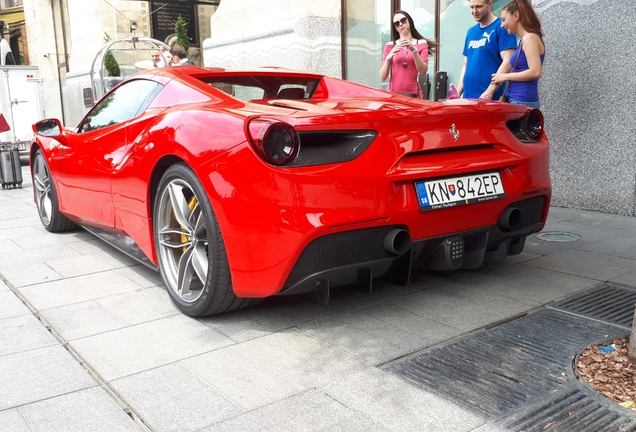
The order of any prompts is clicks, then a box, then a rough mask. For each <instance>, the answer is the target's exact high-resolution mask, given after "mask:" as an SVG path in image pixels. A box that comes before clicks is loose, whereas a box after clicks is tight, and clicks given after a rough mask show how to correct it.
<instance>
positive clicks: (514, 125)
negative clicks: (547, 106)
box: [506, 109, 543, 142]
mask: <svg viewBox="0 0 636 432" xmlns="http://www.w3.org/2000/svg"><path fill="white" fill-rule="evenodd" d="M506 126H507V127H508V129H509V130H510V132H512V133H513V134H514V135H515V136H516V137H517V138H518V139H519V141H523V142H536V141H539V140H540V139H541V135H542V134H543V114H542V113H541V111H539V110H538V109H531V110H530V111H528V112H527V113H526V114H525V115H524V116H523V117H519V118H514V119H511V120H508V121H507V122H506Z"/></svg>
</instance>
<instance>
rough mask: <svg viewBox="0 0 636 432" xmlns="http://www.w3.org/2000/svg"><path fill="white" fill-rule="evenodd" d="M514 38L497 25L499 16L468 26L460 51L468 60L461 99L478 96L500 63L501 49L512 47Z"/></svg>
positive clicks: (502, 88) (486, 86)
mask: <svg viewBox="0 0 636 432" xmlns="http://www.w3.org/2000/svg"><path fill="white" fill-rule="evenodd" d="M516 47H517V37H516V36H515V35H513V34H508V31H507V30H506V29H503V28H501V19H500V18H497V19H496V20H494V21H493V22H492V23H490V24H489V25H488V26H486V27H480V25H479V23H477V24H475V25H474V26H472V27H471V28H469V29H468V32H467V33H466V42H465V43H464V51H463V54H464V55H465V56H466V58H467V59H468V62H467V64H466V71H465V72H464V94H463V97H465V98H478V97H479V96H481V94H482V93H483V92H484V91H486V89H487V88H488V86H489V85H490V80H491V79H492V74H494V73H495V72H497V69H499V66H500V65H501V61H502V58H501V54H499V53H500V52H501V51H505V50H507V49H515V48H516ZM504 88H505V86H503V85H502V86H501V87H499V88H498V89H497V91H496V92H495V94H494V96H493V99H495V100H496V99H499V96H501V94H502V93H503V91H504Z"/></svg>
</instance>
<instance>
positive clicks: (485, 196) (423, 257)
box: [30, 67, 551, 316]
mask: <svg viewBox="0 0 636 432" xmlns="http://www.w3.org/2000/svg"><path fill="white" fill-rule="evenodd" d="M34 131H35V133H36V135H35V137H34V139H33V142H32V145H31V150H30V151H31V172H32V175H33V184H34V193H35V202H36V204H37V209H38V213H39V215H40V219H41V220H42V223H43V224H44V226H45V227H46V229H47V230H49V231H52V232H58V231H65V230H69V229H72V228H74V227H75V226H76V224H77V225H81V226H82V227H84V228H85V229H87V230H88V231H90V232H92V233H94V234H95V235H97V236H99V237H101V238H103V239H105V240H107V241H108V242H110V243H112V244H113V245H114V246H116V247H117V248H119V249H121V250H122V251H124V252H126V253H128V254H130V255H131V256H132V257H134V258H136V259H138V260H139V261H141V262H143V263H145V264H147V265H149V266H151V267H153V268H155V269H158V270H159V271H160V272H161V275H162V277H163V280H164V281H165V284H166V287H167V290H168V292H169V294H170V296H171V298H172V300H173V301H174V303H175V304H176V305H177V306H178V307H179V308H180V309H181V310H182V311H183V312H184V313H186V314H188V315H192V316H203V315H210V314H215V313H219V312H224V311H229V310H232V309H237V308H240V307H244V306H247V305H250V304H253V303H255V302H257V301H258V299H261V298H263V297H267V296H272V295H286V294H298V293H309V292H315V293H316V295H317V296H318V298H319V299H322V300H323V301H325V300H327V299H328V295H329V289H330V288H333V287H336V286H343V285H349V284H354V283H355V284H362V286H365V287H366V289H367V290H368V291H370V290H371V285H372V281H373V279H375V278H379V277H382V278H383V279H384V280H387V281H389V282H392V283H394V284H407V283H408V281H409V275H410V272H411V269H413V268H419V269H435V270H452V269H459V268H464V269H466V268H469V269H473V268H478V267H480V266H481V265H482V263H483V262H491V261H499V260H502V259H504V257H505V256H506V255H514V254H518V253H520V252H521V251H522V250H523V247H524V243H525V238H526V236H528V235H530V234H532V233H535V232H537V231H540V230H541V229H542V228H543V225H544V223H545V220H546V217H547V214H548V208H549V204H550V196H551V186H550V175H549V170H548V165H549V144H548V140H547V138H546V135H545V133H544V131H543V117H542V115H541V112H540V111H538V110H533V109H529V108H526V107H523V106H517V105H510V104H505V103H500V102H489V101H476V100H463V99H459V100H452V101H446V102H441V103H439V102H429V101H423V100H417V99H411V98H407V97H403V96H398V95H395V94H392V93H388V92H385V91H381V90H377V89H373V88H369V87H365V86H362V85H358V84H355V83H351V82H346V81H343V80H339V79H335V78H330V77H326V76H322V75H317V74H314V73H308V72H298V71H291V70H285V69H278V68H260V69H251V70H238V69H222V68H199V67H179V68H161V69H155V70H153V71H148V72H144V73H141V74H138V75H135V76H133V77H131V78H129V79H127V80H125V81H123V82H122V83H121V84H120V85H119V86H117V87H116V88H114V89H113V90H112V91H111V92H110V93H108V94H106V95H105V96H104V97H103V98H102V99H101V100H100V101H99V102H98V103H97V104H96V105H95V106H94V107H93V108H92V109H91V110H90V111H89V112H88V114H87V115H86V117H84V119H83V120H82V121H81V122H80V123H79V125H78V126H77V127H75V128H74V129H68V128H63V127H62V125H61V123H60V121H59V120H56V119H46V120H43V121H40V122H38V123H36V124H35V125H34Z"/></svg>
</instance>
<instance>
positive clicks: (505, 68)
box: [479, 49, 515, 99]
mask: <svg viewBox="0 0 636 432" xmlns="http://www.w3.org/2000/svg"><path fill="white" fill-rule="evenodd" d="M514 52H515V50H513V49H508V50H505V51H501V52H500V53H499V55H501V58H502V61H501V64H500V65H499V68H498V69H497V72H495V73H508V72H510V56H512V54H513V53H514ZM500 86H501V84H496V83H490V85H489V86H488V88H487V89H486V91H485V92H483V93H482V94H481V96H479V99H492V97H493V95H494V94H495V92H496V91H497V89H498V88H499V87H500Z"/></svg>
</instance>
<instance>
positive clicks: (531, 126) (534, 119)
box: [524, 109, 543, 140]
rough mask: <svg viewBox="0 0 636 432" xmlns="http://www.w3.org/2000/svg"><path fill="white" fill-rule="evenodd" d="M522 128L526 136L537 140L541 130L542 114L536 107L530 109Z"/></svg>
mask: <svg viewBox="0 0 636 432" xmlns="http://www.w3.org/2000/svg"><path fill="white" fill-rule="evenodd" d="M524 123H525V125H524V129H525V131H526V134H528V138H530V139H531V140H538V139H539V138H541V132H543V114H542V113H541V111H539V110H538V109H533V110H532V111H530V112H529V113H528V114H527V115H526V118H525V122H524Z"/></svg>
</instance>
